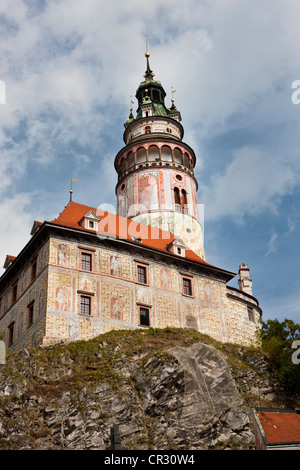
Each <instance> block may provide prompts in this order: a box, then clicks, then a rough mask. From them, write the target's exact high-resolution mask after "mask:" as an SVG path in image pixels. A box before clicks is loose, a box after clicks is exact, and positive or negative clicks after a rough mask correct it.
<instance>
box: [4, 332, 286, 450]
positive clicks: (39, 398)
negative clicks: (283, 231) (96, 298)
mask: <svg viewBox="0 0 300 470" xmlns="http://www.w3.org/2000/svg"><path fill="white" fill-rule="evenodd" d="M287 400H288V399H287V397H286V396H285V395H284V393H283V391H281V390H279V389H278V387H277V385H276V383H274V381H273V378H272V371H271V370H270V368H269V366H268V361H267V358H266V357H264V355H263V354H262V353H261V352H260V351H259V350H256V349H247V348H243V347H239V346H234V345H230V344H221V343H220V344H219V343H217V342H215V341H213V340H211V339H210V338H209V337H206V336H203V335H201V334H200V333H198V332H196V331H194V330H188V329H170V328H167V329H164V330H155V329H148V330H146V329H145V330H134V331H132V330H128V331H127V330H126V331H112V332H109V333H106V334H104V335H101V336H99V337H97V338H94V339H91V340H89V341H79V342H75V343H69V344H62V343H60V344H56V345H53V346H50V347H47V348H43V347H39V348H34V349H30V350H24V351H22V352H20V353H9V354H8V356H7V360H6V364H5V365H2V366H0V450H5V449H12V450H21V449H34V450H45V449H51V450H54V449H80V450H86V449H91V450H92V449H93V450H94V449H99V450H101V449H103V450H104V449H110V430H111V428H112V426H113V425H114V424H117V425H118V426H119V431H120V438H121V442H120V448H121V449H123V450H126V449H136V450H138V449H153V450H155V449H158V450H165V449H180V450H183V449H184V450H188V449H199V450H200V449H254V448H255V442H254V434H253V430H252V420H251V413H250V407H252V406H270V407H289V406H293V404H291V403H288V401H287Z"/></svg>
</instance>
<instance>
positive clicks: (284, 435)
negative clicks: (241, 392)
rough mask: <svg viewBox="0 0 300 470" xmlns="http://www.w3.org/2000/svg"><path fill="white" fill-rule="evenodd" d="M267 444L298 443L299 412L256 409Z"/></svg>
mask: <svg viewBox="0 0 300 470" xmlns="http://www.w3.org/2000/svg"><path fill="white" fill-rule="evenodd" d="M256 413H257V416H258V418H259V421H260V424H261V426H262V428H263V430H264V433H265V436H266V438H267V441H268V443H269V444H279V443H282V444H288V443H298V442H299V443H300V412H298V413H297V412H288V411H287V412H282V411H257V412H256Z"/></svg>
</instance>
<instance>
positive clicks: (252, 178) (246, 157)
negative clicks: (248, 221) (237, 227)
mask: <svg viewBox="0 0 300 470" xmlns="http://www.w3.org/2000/svg"><path fill="white" fill-rule="evenodd" d="M232 155H233V158H232V161H231V162H230V163H229V164H228V166H227V167H226V168H225V170H224V172H223V173H215V174H213V175H212V177H211V180H210V181H209V182H208V184H207V185H206V186H205V187H203V188H202V190H201V191H200V199H201V201H202V202H204V204H205V218H206V220H215V219H218V218H220V217H228V216H231V217H233V218H234V219H235V220H236V221H242V220H243V218H244V216H245V215H250V216H253V215H258V214H261V213H262V212H263V211H266V210H267V211H276V209H277V207H278V205H279V204H280V201H281V198H282V196H284V195H285V194H289V193H290V192H291V191H292V190H293V188H294V185H295V184H296V183H297V182H298V178H297V177H296V172H295V171H294V168H293V165H294V166H296V164H294V162H290V163H291V164H290V165H288V164H287V161H286V156H285V155H282V154H278V155H276V154H273V153H270V152H269V151H267V150H262V149H260V148H259V147H256V146H246V147H243V148H240V149H239V150H235V151H233V152H232Z"/></svg>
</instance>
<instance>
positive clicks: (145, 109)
mask: <svg viewBox="0 0 300 470" xmlns="http://www.w3.org/2000/svg"><path fill="white" fill-rule="evenodd" d="M149 55H150V54H149V52H146V54H145V56H146V64H147V69H146V72H145V75H144V81H142V82H141V83H140V85H139V87H138V89H137V91H136V99H137V101H138V108H137V112H136V117H134V116H133V114H132V108H131V109H130V115H129V117H128V119H127V121H126V123H125V124H124V126H125V132H124V136H123V138H124V142H125V147H123V148H122V149H121V150H120V151H119V153H118V154H117V156H116V158H115V169H116V171H117V173H118V183H117V186H116V195H117V212H118V215H120V216H122V217H126V218H129V219H132V220H134V221H136V222H141V223H143V224H146V225H150V226H153V227H157V228H160V229H162V230H167V231H169V232H171V233H173V234H174V235H175V236H176V237H178V239H179V241H180V242H183V246H184V245H186V246H187V247H188V248H190V249H191V250H193V251H194V252H195V253H197V254H198V255H199V256H200V257H201V258H202V259H205V253H204V246H203V231H202V227H201V224H200V214H199V210H198V203H197V187H198V186H197V181H196V179H195V176H194V167H195V164H196V157H195V154H194V151H193V149H192V148H191V147H189V146H188V145H187V144H186V143H184V142H183V140H182V138H183V133H184V130H183V127H182V125H181V124H180V121H181V116H180V112H179V111H178V110H177V108H176V106H175V104H174V99H172V100H171V106H170V107H169V108H167V107H166V105H165V101H164V100H165V96H166V93H165V90H164V89H163V87H162V85H161V83H160V82H159V81H157V80H155V79H154V76H155V74H154V73H153V72H152V70H151V69H150V65H149Z"/></svg>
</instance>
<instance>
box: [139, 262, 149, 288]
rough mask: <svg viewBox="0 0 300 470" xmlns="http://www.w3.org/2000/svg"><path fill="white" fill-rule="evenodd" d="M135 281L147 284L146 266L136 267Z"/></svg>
mask: <svg viewBox="0 0 300 470" xmlns="http://www.w3.org/2000/svg"><path fill="white" fill-rule="evenodd" d="M137 280H138V282H140V283H141V284H147V268H146V266H141V265H140V264H138V265H137Z"/></svg>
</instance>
